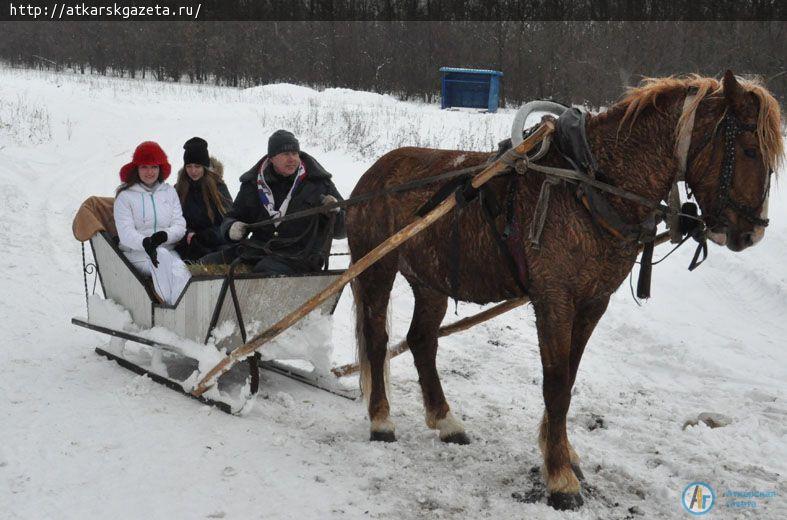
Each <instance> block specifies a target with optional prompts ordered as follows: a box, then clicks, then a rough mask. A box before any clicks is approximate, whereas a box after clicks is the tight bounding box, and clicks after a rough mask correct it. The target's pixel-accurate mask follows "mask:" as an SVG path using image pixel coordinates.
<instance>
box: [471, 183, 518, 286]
mask: <svg viewBox="0 0 787 520" xmlns="http://www.w3.org/2000/svg"><path fill="white" fill-rule="evenodd" d="M516 179H517V177H513V178H512V179H511V180H510V181H509V188H511V187H514V189H516V186H515V182H516ZM494 197H495V196H494V194H493V193H492V192H491V190H489V189H482V190H481V197H480V198H481V208H482V213H483V214H484V218H485V219H486V222H487V224H489V230H490V231H491V233H492V237H493V238H494V239H495V243H496V244H497V247H498V249H499V250H500V254H501V255H502V256H503V258H504V259H505V263H506V266H507V267H508V271H509V272H510V273H511V277H512V278H513V279H514V282H516V285H517V287H519V290H520V291H522V294H523V295H525V294H527V288H526V286H525V282H524V273H523V272H522V270H521V269H519V265H518V263H517V260H516V258H515V257H514V255H513V254H512V251H511V249H510V247H509V244H508V243H507V241H506V240H505V239H504V238H503V236H502V235H501V234H500V232H498V230H497V226H496V225H495V218H497V216H498V215H499V214H500V207H499V205H498V204H497V200H496V199H495V198H494ZM513 218H514V217H513V214H512V215H511V216H510V220H513ZM504 229H505V231H504V232H506V231H507V232H509V233H510V224H509V218H507V219H506V228H504Z"/></svg>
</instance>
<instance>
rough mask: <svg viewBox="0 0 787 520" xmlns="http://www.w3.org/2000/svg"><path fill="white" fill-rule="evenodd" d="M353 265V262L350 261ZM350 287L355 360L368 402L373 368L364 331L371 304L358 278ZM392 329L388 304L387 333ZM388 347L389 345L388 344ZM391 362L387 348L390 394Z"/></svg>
mask: <svg viewBox="0 0 787 520" xmlns="http://www.w3.org/2000/svg"><path fill="white" fill-rule="evenodd" d="M350 265H352V262H351V263H350ZM350 287H351V288H352V292H353V308H354V309H355V345H356V350H355V362H356V363H357V364H358V373H359V376H360V377H359V378H358V382H359V384H360V386H361V394H362V395H363V398H364V401H366V403H367V404H368V402H369V395H370V393H371V390H372V370H371V365H370V363H369V355H368V352H367V347H368V346H367V342H366V334H365V333H364V323H365V322H366V318H367V315H366V314H367V313H368V312H369V305H368V304H367V302H365V301H364V292H363V291H362V290H361V282H360V281H359V280H358V278H356V279H354V280H353V281H352V282H350ZM390 330H391V306H390V305H388V309H387V314H386V320H385V333H386V336H387V335H388V331H390ZM386 347H387V346H386ZM389 364H390V351H388V350H387V348H386V354H385V370H384V372H383V377H384V381H385V393H386V395H388V396H390V395H391V392H390V388H389V386H388V381H389V377H388V375H389V368H388V367H389Z"/></svg>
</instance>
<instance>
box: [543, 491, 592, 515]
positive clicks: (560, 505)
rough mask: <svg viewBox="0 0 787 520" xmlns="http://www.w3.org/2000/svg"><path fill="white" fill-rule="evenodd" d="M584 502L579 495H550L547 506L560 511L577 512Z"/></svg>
mask: <svg viewBox="0 0 787 520" xmlns="http://www.w3.org/2000/svg"><path fill="white" fill-rule="evenodd" d="M583 503H584V501H583V500H582V495H580V494H579V493H559V492H556V493H550V494H549V497H548V498H547V505H548V506H551V507H553V508H555V509H557V510H558V511H576V510H577V509H579V508H580V507H582V504H583Z"/></svg>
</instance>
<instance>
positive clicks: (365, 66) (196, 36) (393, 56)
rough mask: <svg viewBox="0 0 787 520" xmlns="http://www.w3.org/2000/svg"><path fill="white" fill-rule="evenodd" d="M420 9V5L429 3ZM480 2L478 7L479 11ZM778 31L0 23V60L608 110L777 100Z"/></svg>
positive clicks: (739, 25) (783, 77)
mask: <svg viewBox="0 0 787 520" xmlns="http://www.w3.org/2000/svg"><path fill="white" fill-rule="evenodd" d="M427 3H428V2H427ZM475 3H477V2H475ZM785 48H787V24H785V23H784V22H780V21H753V22H744V21H732V22H663V21H662V22H632V21H608V22H598V21H491V22H469V21H453V22H451V21H443V22H430V21H351V22H347V21H284V22H281V21H280V22H240V21H232V22H196V23H195V22H138V21H125V22H118V21H106V22H2V23H0V59H2V60H4V61H6V62H8V63H10V64H12V65H14V66H23V67H40V68H51V69H56V70H67V71H74V72H77V73H81V74H102V75H113V76H120V77H132V78H133V77H153V78H154V79H157V80H161V81H176V82H178V81H183V82H192V83H212V84H216V85H227V86H233V87H249V86H254V85H260V84H267V83H274V82H289V83H298V84H306V85H310V86H314V87H317V88H325V87H346V88H352V89H357V90H368V91H373V92H380V93H388V94H392V95H395V96H397V97H399V98H401V99H421V100H425V101H428V102H434V101H435V100H436V99H437V97H438V96H439V92H440V73H439V72H438V69H439V68H440V67H441V66H453V67H469V68H483V69H494V70H500V71H503V73H504V77H503V79H502V92H501V94H502V103H503V104H504V105H509V106H511V105H516V104H519V103H521V102H523V101H526V100H530V99H536V98H552V99H556V100H558V101H562V102H566V103H586V104H589V105H591V106H604V105H607V104H609V103H611V102H612V101H614V100H615V99H616V98H618V97H619V96H620V94H621V93H622V90H623V88H624V87H625V86H629V85H634V84H636V83H637V82H638V81H639V80H640V79H641V78H642V77H644V76H664V75H671V74H679V73H689V72H697V73H700V74H703V75H711V76H718V75H720V74H721V73H723V72H724V70H726V69H727V68H730V69H732V70H733V71H734V72H735V73H737V74H744V75H745V74H755V75H759V76H761V77H763V79H765V80H766V82H767V85H768V87H769V88H770V89H771V91H772V92H774V94H775V95H776V97H777V98H778V99H780V101H782V102H783V101H784V99H785V95H787V65H786V64H785V60H784V49H785Z"/></svg>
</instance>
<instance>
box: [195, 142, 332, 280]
mask: <svg viewBox="0 0 787 520" xmlns="http://www.w3.org/2000/svg"><path fill="white" fill-rule="evenodd" d="M240 181H241V186H240V191H239V192H238V196H237V197H235V201H234V203H233V205H232V209H230V211H229V212H228V213H227V214H226V216H225V218H224V221H223V222H222V224H221V232H222V234H223V236H224V237H225V238H226V239H227V240H228V241H229V242H230V243H236V244H238V245H237V246H236V247H233V248H230V249H227V250H225V251H220V252H218V253H214V254H211V255H208V256H206V257H205V258H203V259H202V261H201V262H202V263H229V262H231V261H232V260H234V259H235V258H237V257H238V256H240V257H241V258H242V259H243V261H244V262H247V263H249V264H252V265H253V266H254V267H253V268H252V270H253V271H254V272H256V273H265V274H296V273H304V272H312V271H319V270H320V269H321V268H322V266H323V265H325V263H326V261H327V258H326V254H327V253H329V252H330V240H332V239H333V238H344V237H345V236H346V235H345V230H344V211H343V210H341V209H340V208H334V210H332V211H331V212H329V213H323V214H318V215H313V216H310V217H305V218H302V219H296V220H290V221H287V222H281V223H279V224H274V225H268V226H263V227H260V228H257V229H255V230H254V231H253V232H252V234H251V237H249V238H248V239H247V238H245V237H246V235H247V234H248V231H249V230H248V225H249V224H252V223H257V222H264V221H266V220H271V219H273V218H277V217H282V216H284V215H286V214H292V213H296V212H298V211H303V210H307V209H311V208H315V207H318V206H321V205H325V204H331V203H335V202H338V201H340V200H342V196H341V195H340V194H339V191H338V190H337V189H336V186H334V184H333V182H332V181H331V174H329V173H328V172H327V171H325V168H323V167H322V165H320V163H318V162H317V161H316V160H315V159H314V158H313V157H312V156H310V155H309V154H307V153H305V152H302V151H300V145H299V143H298V140H297V139H296V138H295V136H294V135H293V134H292V133H291V132H288V131H286V130H277V131H276V132H274V133H273V135H271V136H270V139H268V154H267V155H265V156H264V157H263V158H262V159H260V160H259V161H257V163H256V164H255V165H254V166H252V167H251V169H250V170H249V171H247V172H246V173H244V174H243V175H242V176H241V178H240ZM326 246H327V247H326Z"/></svg>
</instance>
